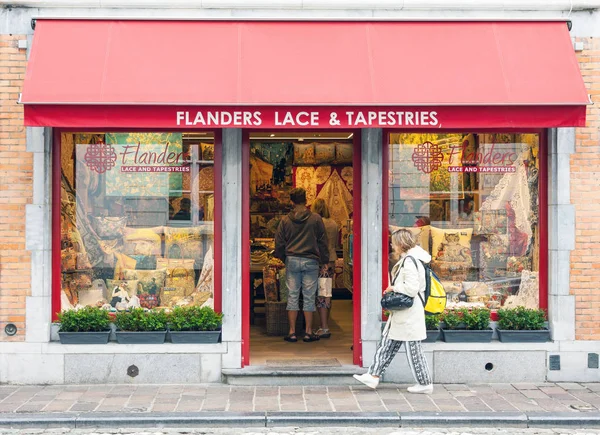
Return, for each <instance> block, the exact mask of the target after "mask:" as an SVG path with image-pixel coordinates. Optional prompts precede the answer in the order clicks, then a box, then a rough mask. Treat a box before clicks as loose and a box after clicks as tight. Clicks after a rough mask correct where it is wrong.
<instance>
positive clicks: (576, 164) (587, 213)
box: [571, 38, 600, 340]
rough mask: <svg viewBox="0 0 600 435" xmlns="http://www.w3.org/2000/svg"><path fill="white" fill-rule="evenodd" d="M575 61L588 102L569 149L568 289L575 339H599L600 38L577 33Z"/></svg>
mask: <svg viewBox="0 0 600 435" xmlns="http://www.w3.org/2000/svg"><path fill="white" fill-rule="evenodd" d="M578 42H583V46H584V50H583V51H581V52H578V53H577V55H578V59H579V62H580V63H579V66H580V68H581V73H582V75H583V79H584V81H585V84H586V87H587V89H588V93H589V94H590V95H591V98H592V101H593V103H594V105H593V106H589V108H588V111H587V126H586V127H585V128H579V129H577V132H576V141H575V153H574V154H572V155H571V201H572V204H573V205H574V206H575V249H574V250H573V251H572V253H571V294H572V295H574V296H575V311H576V317H575V338H576V340H600V286H599V283H600V169H599V168H600V133H599V129H600V107H599V105H600V40H599V39H597V38H580V39H578Z"/></svg>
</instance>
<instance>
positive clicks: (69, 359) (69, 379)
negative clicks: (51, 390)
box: [0, 343, 227, 384]
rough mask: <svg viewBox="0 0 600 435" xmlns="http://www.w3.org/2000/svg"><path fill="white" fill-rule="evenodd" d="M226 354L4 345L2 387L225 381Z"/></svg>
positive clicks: (202, 347) (188, 348) (191, 348)
mask: <svg viewBox="0 0 600 435" xmlns="http://www.w3.org/2000/svg"><path fill="white" fill-rule="evenodd" d="M226 353H227V343H218V344H189V345H180V344H159V345H148V344H139V345H123V344H117V343H109V344H104V345H61V344H59V343H45V344H28V343H2V344H1V345H0V384H1V383H5V384H187V383H195V384H206V383H220V382H221V369H222V359H223V355H224V354H226ZM23 367H27V370H23Z"/></svg>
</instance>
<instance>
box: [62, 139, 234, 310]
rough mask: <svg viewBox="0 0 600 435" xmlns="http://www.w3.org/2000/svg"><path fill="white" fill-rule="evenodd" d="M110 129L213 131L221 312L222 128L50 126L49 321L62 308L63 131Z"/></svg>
mask: <svg viewBox="0 0 600 435" xmlns="http://www.w3.org/2000/svg"><path fill="white" fill-rule="evenodd" d="M98 131H101V132H111V133H113V132H114V133H144V132H152V133H212V134H213V137H214V146H215V152H214V177H215V191H214V195H215V210H214V224H213V225H214V238H213V253H214V269H213V283H214V307H215V311H217V312H221V311H222V308H223V307H222V305H223V303H222V301H223V299H222V281H223V280H222V276H221V272H222V261H223V256H222V252H223V251H222V239H223V238H222V213H223V194H222V190H223V186H222V183H221V181H222V173H223V169H222V131H221V129H214V130H213V129H193V130H190V129H165V128H142V129H140V128H128V129H125V128H111V127H102V128H97V127H88V128H53V129H52V180H51V183H52V184H51V186H52V198H51V230H52V238H51V258H52V263H51V265H52V280H51V309H52V313H51V320H52V322H55V321H57V320H58V313H60V311H61V309H62V307H61V289H62V283H61V280H62V273H61V255H60V254H61V243H60V241H61V240H60V239H61V215H60V200H61V164H62V162H61V153H62V134H63V133H87V132H98Z"/></svg>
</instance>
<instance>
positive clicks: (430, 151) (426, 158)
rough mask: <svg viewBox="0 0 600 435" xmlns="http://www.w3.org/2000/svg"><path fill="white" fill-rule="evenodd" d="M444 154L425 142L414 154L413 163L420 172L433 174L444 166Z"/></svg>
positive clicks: (436, 147) (433, 145)
mask: <svg viewBox="0 0 600 435" xmlns="http://www.w3.org/2000/svg"><path fill="white" fill-rule="evenodd" d="M443 160H444V153H443V152H442V151H441V150H440V148H439V147H438V146H437V145H435V144H433V143H431V142H424V143H422V144H420V145H418V146H417V147H416V148H415V150H414V151H413V154H412V161H413V163H414V165H415V168H417V169H418V170H419V171H421V172H424V173H426V174H431V173H432V172H433V171H436V170H438V169H439V168H440V167H441V166H442V162H443Z"/></svg>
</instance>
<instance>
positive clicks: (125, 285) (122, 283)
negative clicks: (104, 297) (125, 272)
mask: <svg viewBox="0 0 600 435" xmlns="http://www.w3.org/2000/svg"><path fill="white" fill-rule="evenodd" d="M106 286H107V287H108V293H109V294H112V293H113V290H114V289H115V287H120V288H122V289H123V290H125V291H126V292H127V294H129V297H131V296H134V295H137V294H138V293H139V292H140V283H139V281H138V280H137V279H131V280H124V279H107V280H106Z"/></svg>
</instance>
